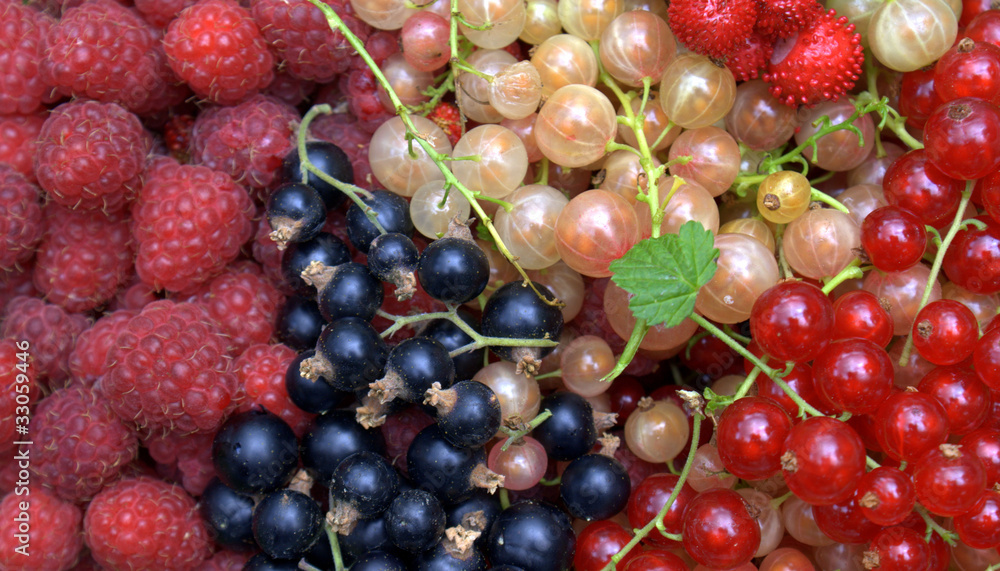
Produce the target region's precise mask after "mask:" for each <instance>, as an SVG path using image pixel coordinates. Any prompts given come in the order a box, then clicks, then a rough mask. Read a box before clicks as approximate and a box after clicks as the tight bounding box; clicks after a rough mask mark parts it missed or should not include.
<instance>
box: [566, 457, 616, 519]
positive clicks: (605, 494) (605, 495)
mask: <svg viewBox="0 0 1000 571" xmlns="http://www.w3.org/2000/svg"><path fill="white" fill-rule="evenodd" d="M631 491H632V486H631V483H630V481H629V477H628V472H627V471H626V470H625V466H623V465H622V463H621V462H619V461H618V460H617V459H615V458H614V457H608V456H604V455H602V454H584V455H583V456H580V457H579V458H577V459H576V460H573V461H572V462H570V463H569V466H567V467H566V470H565V471H564V472H563V474H562V481H561V484H560V485H559V498H560V499H562V501H563V503H564V504H565V505H566V510H567V511H569V514H570V515H571V516H573V517H575V518H579V519H585V520H587V521H593V520H600V519H608V518H610V517H612V516H614V515H615V514H616V513H618V512H620V511H622V510H623V509H625V506H626V505H627V504H628V496H629V493H631Z"/></svg>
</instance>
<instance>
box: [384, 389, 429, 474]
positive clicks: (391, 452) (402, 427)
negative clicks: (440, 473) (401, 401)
mask: <svg viewBox="0 0 1000 571" xmlns="http://www.w3.org/2000/svg"><path fill="white" fill-rule="evenodd" d="M432 424H434V419H433V418H431V417H430V415H429V414H427V413H426V412H424V411H423V410H422V409H421V408H420V407H418V406H411V407H407V408H405V409H403V410H401V411H399V412H397V413H395V414H391V415H389V416H388V417H386V419H385V424H383V425H382V426H381V430H382V436H383V438H384V439H385V450H386V452H385V455H386V456H387V457H388V458H389V461H390V462H392V465H393V466H395V467H396V468H397V469H398V470H399V471H400V472H402V473H403V475H404V476H405V475H406V451H407V450H408V449H409V448H410V443H411V442H413V439H414V438H416V437H417V433H418V432H420V431H421V430H423V429H425V428H427V427H428V426H430V425H432Z"/></svg>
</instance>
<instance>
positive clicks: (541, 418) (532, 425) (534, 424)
mask: <svg viewBox="0 0 1000 571" xmlns="http://www.w3.org/2000/svg"><path fill="white" fill-rule="evenodd" d="M551 416H552V411H551V410H549V409H545V410H543V411H542V412H540V413H538V416H536V417H535V418H533V419H531V421H530V422H528V423H527V424H525V425H524V427H523V428H521V429H520V430H509V429H503V428H501V430H503V432H504V434H506V435H507V440H506V442H504V443H503V446H501V447H500V451H501V452H506V451H507V449H508V448H510V445H511V444H513V443H515V442H517V441H518V439H520V438H524V437H525V436H527V435H528V434H530V433H531V431H532V430H534V429H536V428H538V425H540V424H541V423H543V422H545V421H546V420H548V419H549V417H551Z"/></svg>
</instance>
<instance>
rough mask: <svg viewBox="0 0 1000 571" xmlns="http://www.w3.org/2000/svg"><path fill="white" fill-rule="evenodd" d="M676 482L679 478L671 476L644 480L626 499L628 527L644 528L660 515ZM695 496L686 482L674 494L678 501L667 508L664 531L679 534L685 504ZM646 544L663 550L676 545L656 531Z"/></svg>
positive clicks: (648, 536) (656, 476) (654, 476)
mask: <svg viewBox="0 0 1000 571" xmlns="http://www.w3.org/2000/svg"><path fill="white" fill-rule="evenodd" d="M678 480H680V478H678V477H677V476H674V475H673V474H653V475H652V476H650V477H648V478H646V479H645V480H643V481H642V483H641V484H639V485H638V486H637V487H636V488H635V490H633V491H632V496H631V497H630V498H629V499H628V507H627V508H626V510H627V513H628V522H629V524H630V525H631V526H632V527H643V526H644V525H646V524H647V523H649V522H650V521H652V519H653V518H654V517H656V515H657V514H658V513H660V510H661V509H663V506H664V504H666V503H667V500H668V499H669V498H670V494H672V493H673V491H674V488H675V487H676V486H677V482H678ZM697 495H698V492H696V491H694V488H692V487H691V486H689V485H688V484H687V483H686V482H685V483H684V486H683V487H681V491H680V492H679V493H678V494H677V498H676V499H674V503H672V504H670V509H669V510H667V513H666V515H665V516H663V527H664V529H666V531H667V533H675V534H678V533H681V529H682V525H683V524H682V518H683V516H684V511H685V510H686V509H687V507H688V504H690V503H691V500H693V499H694V498H695V496H697ZM646 541H648V542H650V543H652V544H653V545H660V546H663V547H672V546H676V545H677V542H676V541H674V540H672V539H667V538H666V537H663V535H662V534H661V533H660V532H659V531H657V530H653V532H652V533H650V534H649V535H647V536H646Z"/></svg>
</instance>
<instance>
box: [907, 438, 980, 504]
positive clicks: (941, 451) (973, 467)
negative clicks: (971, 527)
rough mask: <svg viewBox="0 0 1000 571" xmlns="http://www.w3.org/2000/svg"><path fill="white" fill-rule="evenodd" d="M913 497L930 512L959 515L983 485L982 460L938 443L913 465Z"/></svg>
mask: <svg viewBox="0 0 1000 571" xmlns="http://www.w3.org/2000/svg"><path fill="white" fill-rule="evenodd" d="M912 475H913V485H914V487H915V488H916V490H917V501H919V502H920V503H921V505H923V506H924V507H925V508H927V510H928V511H930V512H931V513H933V514H936V515H940V516H944V517H951V516H957V515H961V514H963V513H965V512H967V511H969V510H970V509H972V506H973V505H975V503H976V501H977V500H978V499H979V497H980V495H982V493H983V489H984V488H985V487H986V469H985V468H984V467H983V463H982V461H981V460H980V459H979V458H978V457H977V456H976V455H975V454H969V453H966V452H964V451H962V450H961V448H957V447H955V446H951V445H947V444H942V445H941V446H940V448H934V449H932V450H929V451H927V452H926V453H925V454H924V455H923V456H922V457H921V458H920V459H919V460H917V462H916V463H915V464H914V465H913V472H912Z"/></svg>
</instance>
